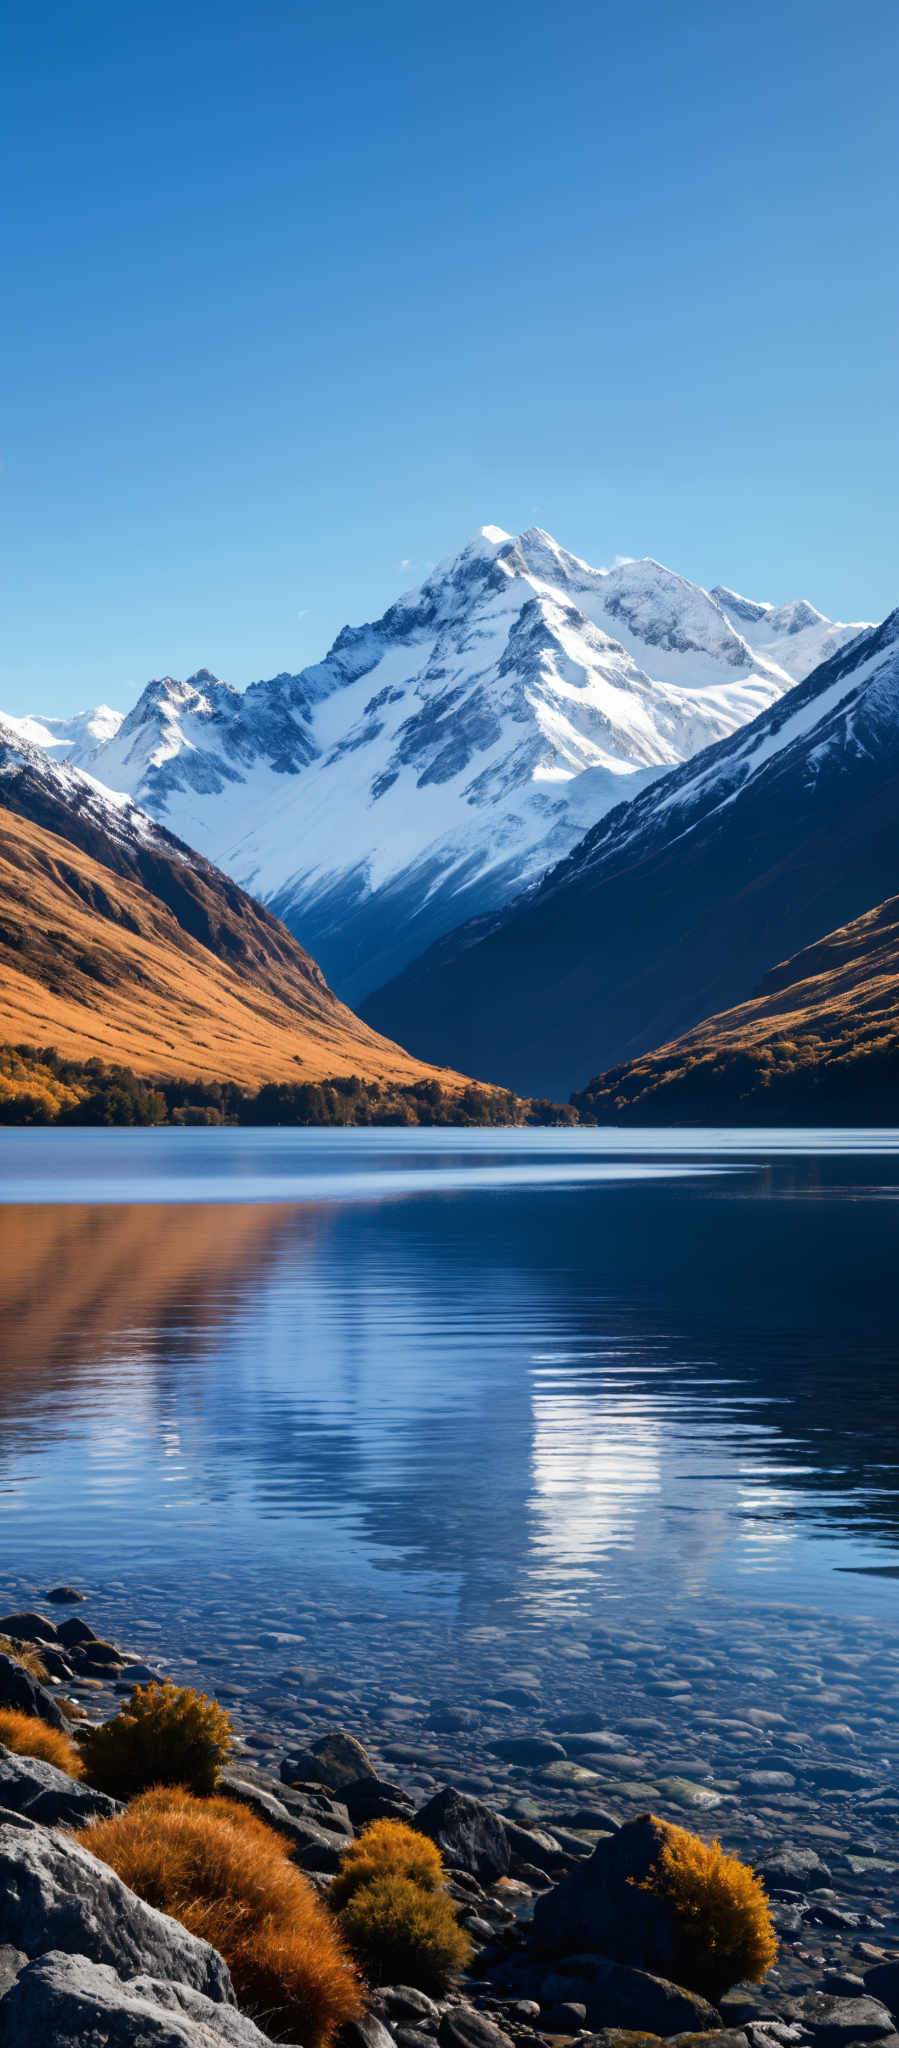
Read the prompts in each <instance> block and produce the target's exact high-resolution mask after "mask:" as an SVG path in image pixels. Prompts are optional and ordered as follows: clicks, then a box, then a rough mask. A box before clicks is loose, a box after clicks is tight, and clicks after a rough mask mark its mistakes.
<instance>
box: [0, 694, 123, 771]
mask: <svg viewBox="0 0 899 2048" xmlns="http://www.w3.org/2000/svg"><path fill="white" fill-rule="evenodd" d="M121 723H122V713H121V711H111V710H110V707H109V705H108V704H97V705H96V706H95V708H94V710H93V711H76V713H75V715H74V717H73V718H40V717H37V718H9V717H7V716H4V718H3V725H4V726H5V727H7V728H8V729H9V730H10V731H12V732H15V733H18V735H19V737H20V739H23V740H28V741H30V742H31V743H32V745H34V746H36V747H44V748H45V749H46V751H47V752H48V753H50V754H53V755H54V756H55V758H56V759H57V760H59V761H67V762H68V763H69V766H70V767H72V768H84V767H86V766H87V763H88V762H89V761H91V760H92V759H93V756H94V755H95V753H96V751H97V748H98V747H102V746H104V745H105V744H106V742H107V740H112V739H114V738H115V735H116V733H117V732H118V729H119V726H120V725H121Z"/></svg>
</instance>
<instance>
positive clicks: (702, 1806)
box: [0, 1131, 899, 1889]
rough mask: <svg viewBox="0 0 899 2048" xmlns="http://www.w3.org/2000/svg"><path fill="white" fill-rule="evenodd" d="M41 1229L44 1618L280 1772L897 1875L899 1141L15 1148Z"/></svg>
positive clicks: (20, 1584)
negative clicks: (352, 1773) (296, 1751)
mask: <svg viewBox="0 0 899 2048" xmlns="http://www.w3.org/2000/svg"><path fill="white" fill-rule="evenodd" d="M0 1193H2V1199H3V1204H4V1206H3V1210H2V1226H0V1315H2V1324H3V1330H4V1347H3V1366H2V1378H0V1399H2V1412H3V1436H2V1494H0V1503H2V1517H3V1519H2V1537H3V1560H4V1587H5V1597H6V1599H7V1603H8V1605H9V1606H10V1607H30V1606H32V1605H34V1604H35V1603H36V1602H38V1601H39V1599H40V1596H41V1594H42V1592H43V1590H44V1588H45V1587H46V1586H49V1585H52V1584H53V1582H54V1580H58V1579H67V1580H70V1581H73V1582H74V1583H75V1584H76V1585H79V1586H82V1587H83V1588H84V1589H85V1590H86V1591H87V1592H88V1594H89V1596H90V1600H91V1608H90V1620H91V1622H92V1624H93V1625H94V1626H95V1627H96V1628H98V1629H99V1630H100V1631H101V1632H102V1633H104V1634H108V1635H110V1636H113V1637H117V1638H118V1639H120V1640H122V1641H124V1642H126V1643H127V1644H128V1645H129V1647H131V1648H133V1649H136V1650H137V1651H138V1652H140V1653H141V1654H142V1655H143V1656H145V1657H146V1658H147V1659H148V1661H149V1662H150V1663H151V1664H152V1666H153V1668H156V1669H160V1670H165V1671H166V1672H170V1673H171V1674H172V1675H173V1676H176V1677H179V1678H183V1679H185V1680H190V1681H191V1682H199V1683H201V1684H203V1685H205V1686H207V1687H209V1688H210V1689H213V1690H215V1691H216V1692H217V1693H218V1694H219V1696H220V1697H222V1698H225V1699H227V1701H228V1703H229V1704H230V1705H231V1706H232V1707H233V1708H234V1710H235V1712H236V1713H238V1715H239V1718H240V1723H241V1726H242V1728H243V1729H244V1731H245V1732H246V1733H248V1735H249V1737H250V1740H251V1741H252V1742H254V1743H255V1744H256V1746H257V1747H258V1749H259V1751H260V1753H261V1754H264V1753H265V1750H266V1747H267V1745H268V1744H270V1743H271V1742H272V1741H273V1740H274V1738H273V1735H272V1730H273V1728H275V1727H277V1729H278V1730H279V1731H280V1739H281V1741H282V1745H283V1739H284V1736H285V1733H287V1732H289V1731H296V1733H297V1734H298V1735H299V1734H302V1733H303V1732H304V1731H307V1732H309V1733H311V1732H312V1731H313V1730H314V1731H317V1732H320V1730H321V1727H322V1725H327V1724H328V1722H329V1721H330V1720H334V1719H337V1720H339V1721H340V1722H341V1724H342V1725H344V1726H348V1727H350V1728H351V1729H352V1731H353V1732H354V1733H356V1734H359V1735H361V1737H362V1738H363V1739H364V1740H366V1741H368V1742H370V1743H372V1744H373V1745H374V1747H375V1748H376V1749H377V1752H378V1754H379V1756H380V1757H381V1758H382V1761H383V1764H384V1768H385V1770H387V1769H390V1768H392V1769H393V1770H395V1771H397V1772H400V1773H401V1774H405V1778H406V1780H408V1781H409V1782H411V1783H412V1784H413V1785H414V1786H416V1787H418V1788H419V1789H421V1790H422V1791H423V1792H424V1791H426V1790H427V1788H428V1786H429V1785H431V1784H438V1783H440V1782H442V1781H443V1779H444V1778H447V1779H448V1780H449V1781H450V1782H452V1783H454V1784H457V1785H467V1786H470V1788H471V1789H473V1790H477V1789H478V1788H480V1790H481V1791H482V1792H483V1793H485V1794H486V1793H488V1792H489V1794H490V1796H491V1797H492V1798H493V1799H495V1800H499V1801H500V1802H501V1804H502V1806H503V1809H504V1810H511V1809H513V1808H515V1807H516V1806H517V1809H518V1810H519V1811H521V1812H522V1814H527V1813H528V1812H531V1813H533V1812H535V1811H540V1812H545V1811H547V1810H550V1811H552V1810H559V1811H563V1812H567V1813H568V1814H569V1816H571V1815H572V1814H573V1813H574V1812H576V1810H577V1808H578V1802H580V1804H581V1806H582V1807H583V1806H584V1805H585V1804H586V1806H588V1807H589V1806H591V1805H593V1804H594V1803H595V1802H598V1803H599V1804H600V1805H602V1803H603V1802H608V1801H613V1802H614V1805H615V1809H616V1811H617V1812H619V1813H628V1812H637V1811H640V1810H641V1809H642V1808H644V1807H646V1806H647V1805H649V1806H652V1807H653V1808H655V1809H656V1810H658V1811H662V1812H667V1813H669V1814H670V1815H671V1816H672V1817H677V1816H678V1815H680V1817H681V1818H684V1817H687V1815H688V1813H689V1811H693V1812H694V1813H695V1814H696V1815H697V1816H698V1817H701V1818H702V1819H703V1820H708V1821H709V1822H710V1823H712V1824H713V1825H714V1826H715V1827H718V1826H719V1825H720V1827H721V1829H722V1831H726V1833H727V1836H728V1840H729V1841H730V1842H732V1843H733V1842H734V1840H735V1837H738V1838H739V1839H740V1840H743V1841H745V1842H747V1843H748V1846H749V1847H750V1848H751V1847H752V1845H753V1842H754V1841H756V1842H757V1838H758V1836H759V1835H761V1837H762V1840H763V1841H764V1839H765V1837H766V1836H769V1837H770V1839H771V1840H772V1841H775V1842H777V1841H782V1840H783V1838H784V1835H785V1833H786V1834H788V1835H789V1836H790V1838H791V1839H795V1838H796V1837H797V1835H799V1834H801V1836H802V1839H803V1840H805V1841H808V1840H813V1841H816V1842H817V1843H818V1846H819V1847H820V1848H821V1851H822V1855H823V1854H824V1853H825V1851H827V1850H828V1847H830V1848H831V1849H833V1848H834V1847H838V1848H839V1852H840V1854H841V1855H850V1856H855V1857H856V1859H859V1858H861V1859H863V1860H864V1859H865V1857H868V1858H870V1857H871V1856H872V1855H875V1854H876V1855H877V1856H878V1857H879V1858H880V1859H881V1860H883V1859H884V1858H885V1859H886V1862H887V1864H889V1861H890V1849H891V1846H892V1841H891V1837H892V1831H893V1829H894V1828H896V1827H897V1825H899V1796H897V1794H896V1790H895V1785H894V1776H895V1773H894V1761H895V1755H896V1750H897V1739H896V1732H895V1729H896V1721H895V1706H896V1691H897V1682H899V1629H897V1626H896V1610H897V1593H899V1459H897V1450H899V1428H897V1398H896V1362H897V1352H899V1344H897V1339H899V1297H897V1290H896V1288H895V1285H894V1282H893V1280H892V1278H889V1277H888V1276H891V1275H892V1274H893V1273H894V1271H895V1247H896V1239H897V1228H899V1202H897V1197H899V1139H897V1137H896V1136H894V1135H892V1134H886V1135H884V1136H879V1135H876V1134H858V1135H854V1134H852V1133H850V1132H839V1133H820V1134H803V1133H795V1132H793V1133H773V1134H769V1133H764V1132H760V1133H753V1134H746V1133H726V1132H722V1133H709V1134H699V1133H692V1134H690V1133H667V1134H666V1133H659V1132H655V1133H652V1134H646V1135H645V1136H641V1135H640V1134H637V1135H636V1136H635V1135H632V1134H628V1135H627V1136H626V1137H625V1136H623V1135H622V1134H621V1133H617V1132H612V1131H605V1132H603V1131H595V1132H593V1131H589V1132H583V1131H574V1132H536V1133H535V1132H514V1133H499V1132H488V1133H481V1132H478V1133H472V1134H469V1133H465V1134H460V1133H458V1132H440V1133H435V1132H424V1131H414V1132H411V1133H410V1132H405V1131H404V1132H402V1133H401V1134H400V1133H390V1132H380V1131H379V1132H370V1131H366V1132H362V1133H360V1132H327V1133H324V1134H322V1133H315V1132H296V1131H289V1132H287V1131H283V1132H278V1131H274V1132H272V1131H266V1132H255V1131H240V1132H236V1131H235V1132H230V1131H224V1132H223V1131H209V1132H207V1131H196V1132H195V1131H184V1132H178V1131H151V1132H126V1131H121V1132H120V1131H110V1132H100V1131H96V1132H84V1131H78V1132H55V1131H51V1132H40V1131H38V1132H29V1133H12V1132H10V1133H7V1134H4V1138H3V1144H2V1151H0ZM503 1729H505V1730H506V1732H507V1733H508V1734H509V1735H510V1736H511V1737H512V1738H513V1744H514V1738H515V1737H516V1736H517V1735H518V1734H521V1735H522V1736H523V1737H524V1738H527V1736H528V1735H529V1734H532V1733H533V1732H534V1731H539V1733H540V1737H541V1740H542V1739H544V1738H545V1739H546V1741H548V1742H549V1743H550V1745H552V1744H553V1743H555V1744H556V1745H557V1748H558V1750H559V1751H560V1753H559V1754H557V1753H556V1752H555V1750H553V1748H552V1747H551V1746H550V1748H549V1750H548V1751H546V1750H544V1753H543V1755H542V1758H541V1759H540V1760H539V1761H535V1759H534V1757H532V1758H531V1762H530V1763H529V1764H527V1765H526V1764H525V1763H524V1762H523V1761H522V1762H521V1763H516V1762H515V1760H514V1759H512V1758H511V1757H510V1756H508V1755H506V1756H505V1757H502V1756H501V1755H500V1754H499V1752H498V1750H497V1748H496V1742H497V1740H498V1735H499V1734H501V1733H502V1731H503ZM479 1730H481V1731H482V1733H483V1739H482V1737H481V1735H480V1734H479V1733H478V1731H479ZM508 1747H509V1745H508V1743H507V1744H506V1748H507V1750H508ZM538 1747H539V1743H538ZM522 1756H523V1752H522ZM885 1840H886V1843H887V1848H886V1850H885V1849H884V1841H885ZM895 1856H896V1864H897V1865H899V1835H897V1837H896V1840H895ZM869 1877H870V1881H871V1882H872V1883H874V1884H875V1889H876V1883H877V1872H876V1870H872V1871H869ZM884 1882H885V1883H886V1884H887V1885H888V1886H889V1885H892V1882H893V1880H892V1876H891V1875H890V1874H889V1873H885V1874H884Z"/></svg>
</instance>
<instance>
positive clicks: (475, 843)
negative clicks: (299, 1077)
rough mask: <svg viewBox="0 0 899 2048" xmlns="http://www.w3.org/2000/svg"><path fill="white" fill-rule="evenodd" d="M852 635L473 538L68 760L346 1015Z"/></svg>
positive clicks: (623, 567) (671, 583)
mask: <svg viewBox="0 0 899 2048" xmlns="http://www.w3.org/2000/svg"><path fill="white" fill-rule="evenodd" d="M857 630H858V628H856V627H849V626H839V625H838V626H833V625H831V623H830V622H829V621H828V620H826V619H824V618H823V617H822V616H821V614H820V613H817V612H815V611H813V609H812V607H811V606H808V605H804V604H796V605H788V606H782V607H780V608H777V609H775V608H773V607H771V606H769V605H763V604H756V603H754V602H752V601H750V600H747V599H743V598H739V597H737V596H736V595H735V594H734V593H731V592H726V591H723V590H722V591H719V592H716V593H710V592H708V591H706V590H703V589H701V588H700V587H699V586H698V585H696V584H693V583H690V582H688V581H687V580H686V579H685V578H684V577H682V576H678V575H675V574H674V573H673V572H672V571H670V570H668V569H665V568H662V567H661V566H660V564H659V563H657V562H653V561H639V562H632V561H628V562H620V563H618V564H616V566H615V567H614V568H611V569H592V568H590V566H589V565H588V564H587V563H586V562H582V561H579V560H578V559H577V558H576V557H575V556H573V555H571V554H568V553H567V552H566V551H565V549H563V548H561V547H559V546H558V545H557V543H556V542H555V541H554V540H552V539H551V538H550V536H549V535H548V534H546V533H543V532H542V531H541V530H540V529H538V528H531V529H529V530H528V531H527V532H526V533H523V534H521V535H519V536H518V537H517V538H514V537H512V536H510V535H509V534H506V533H503V532H502V531H501V530H500V529H499V528H497V527H485V528H483V529H482V531H481V532H480V533H479V534H478V535H477V536H476V537H475V538H474V540H472V541H470V542H469V544H468V546H467V547H465V548H463V550H462V552H461V554H459V555H457V556H455V557H453V558H451V559H450V560H448V561H446V562H443V563H441V564H440V565H439V567H438V568H437V569H435V570H434V571H433V573H432V574H431V575H429V576H428V577H427V579H426V581H425V582H424V583H423V584H422V585H421V586H420V588H419V589H417V590H414V591H412V592H411V593H410V594H408V595H407V596H405V597H403V598H401V599H400V600H399V602H398V603H397V604H394V605H392V606H391V607H390V609H389V610H388V611H387V612H385V614H384V616H383V617H382V618H381V619H379V620H377V621H375V622H374V623H372V624H368V625H364V626H361V627H347V628H345V629H344V631H343V632H342V633H340V634H339V635H338V637H337V639H336V640H335V642H334V645H333V647H332V648H331V650H330V653H329V654H328V655H327V656H326V657H325V659H324V661H322V662H320V663H318V664H317V665H315V666H313V667H311V668H308V669H305V670H303V672H302V673H301V674H299V675H286V674H285V675H280V676H276V677H275V678H274V679H273V680H271V681H269V682H260V683H254V684H251V685H250V687H249V688H248V689H247V690H245V691H243V692H242V693H239V692H237V691H235V690H233V689H231V688H230V687H229V686H228V685H227V684H226V683H223V682H221V681H219V680H217V679H216V677H214V676H213V675H211V674H210V673H209V671H208V670H205V669H204V670H201V671H200V672H199V673H198V674H196V675H194V676H191V677H190V678H189V679H188V680H187V681H186V682H180V681H176V680H174V679H173V678H171V677H164V678H163V679H162V680H161V681H157V682H153V683H150V684H148V685H147V688H146V689H145V690H144V692H143V694H142V696H141V697H140V699H139V700H138V702H137V704H136V705H135V706H134V708H133V710H131V711H130V712H129V713H128V715H127V717H125V718H124V719H122V721H121V723H120V724H118V725H117V727H116V729H115V730H114V731H111V732H109V733H107V734H105V735H104V736H103V737H102V738H101V739H100V740H99V742H98V744H97V745H96V746H95V747H93V748H92V749H91V748H88V750H87V752H84V751H79V754H78V759H79V762H80V764H81V765H82V766H86V767H89V769H90V772H91V773H92V774H93V775H95V776H96V777H98V778H99V779H100V780H102V781H103V782H105V783H106V784H108V785H109V786H110V787H111V788H113V789H119V790H127V791H129V792H130V793H131V794H132V795H133V796H135V797H137V798H138V799H139V801H140V802H141V804H142V805H144V806H145V807H146V808H147V809H148V810H150V811H151V812H152V813H153V815H154V816H156V817H158V818H161V819H162V820H164V822H165V823H166V824H167V825H168V826H170V827H171V829H172V830H173V831H175V832H176V833H178V834H179V836H180V837H182V838H183V839H186V840H187V841H188V842H189V843H190V844H191V845H195V846H198V847H199V848H200V849H201V850H202V851H203V852H204V853H206V854H207V855H208V856H209V857H210V858H211V859H213V860H215V861H216V863H217V864H218V865H219V866H221V867H224V868H225V869H226V870H227V872H228V873H230V874H232V875H233V876H234V877H235V879H236V880H237V881H239V882H240V884H241V885H242V886H243V887H244V888H246V889H249V890H250V891H252V893H253V894H254V895H256V896H257V897H259V898H260V899H261V901H263V902H264V903H266V904H267V905H268V906H269V907H270V908H271V909H273V910H275V911H276V912H277V913H278V914H279V915H280V916H281V917H282V918H283V919H284V920H285V922H286V923H287V924H288V925H289V926H290V927H291V929H292V930H294V931H295V932H296V933H297V934H298V935H301V936H302V938H303V941H304V943H306V944H308V945H309V946H310V947H311V948H312V949H313V950H314V951H315V952H316V954H317V955H318V957H319V958H320V959H321V961H322V963H323V965H324V967H325V971H326V973H327V974H328V976H329V978H330V979H331V980H332V981H333V982H334V983H335V984H336V985H337V986H338V988H339V989H340V990H341V993H342V994H344V995H346V996H348V997H350V998H352V999H353V1000H358V999H359V997H360V996H363V995H364V994H365V993H366V992H368V991H370V990H371V989H373V988H374V987H376V986H377V985H378V984H379V983H381V982H383V981H384V980H385V979H387V978H388V976H390V975H392V974H395V973H396V972H397V971H398V970H399V969H400V968H401V967H402V966H403V965H404V964H405V962H406V961H408V960H410V959H411V958H413V957H414V956H415V955H416V954H418V953H420V952H422V951H423V950H424V949H425V948H426V947H427V946H429V945H430V944H431V943H432V942H433V940H434V939H436V938H437V937H439V936H440V935H441V934H442V933H445V932H447V931H449V930H450V929H452V928H453V927H454V926H455V925H457V924H459V923H460V921H462V920H463V919H466V918H468V917H470V916H472V915H477V914H480V913H482V912H486V911H493V910H495V909H498V908H499V907H500V906H502V905H504V904H505V903H507V902H508V901H509V899H510V897H512V896H513V895H515V894H516V893H517V892H518V891H519V890H520V889H521V888H522V887H523V886H526V885H527V884H528V883H530V882H531V881H532V880H534V879H536V878H537V877H538V876H539V875H540V874H542V873H543V872H544V871H545V869H546V868H547V867H548V866H549V865H551V864H552V863H554V862H555V861H557V860H558V859H559V857H560V856H562V855H564V854H565V853H567V852H568V851H569V849H570V848H571V847H572V846H573V845H574V844H575V843H576V842H577V841H578V840H579V839H580V837H581V836H582V834H583V832H584V831H585V829H586V828H587V827H588V826H589V825H591V824H593V823H594V822H595V821H596V820H597V819H599V818H601V817H602V816H603V815H604V814H605V813H606V812H607V811H608V810H610V809H611V808H613V807H614V806H615V805H616V804H617V803H618V802H619V801H620V800H621V798H622V796H623V795H625V794H627V795H628V796H631V795H635V794H636V793H637V792H638V791H639V790H641V789H642V788H644V787H645V786H646V784H647V783H649V782H650V781H652V780H653V779H654V778H656V777H657V776H658V775H659V774H661V773H664V771H665V770H666V769H668V768H670V767H671V766H672V765H674V764H676V763H678V762H681V761H683V760H686V759H687V758H689V757H690V756H692V755H693V754H694V753H696V751H697V750H698V749H700V748H702V747H704V746H706V745H708V744H709V742H710V741H713V740H717V739H720V738H723V737H725V736H727V735H728V734H730V733H732V732H734V731H735V730H736V729H737V728H738V727H740V726H742V725H744V724H745V723H746V721H747V720H748V719H751V718H753V717H754V716H755V715H756V714H757V713H758V712H759V711H762V710H764V709H765V707H766V706H768V705H771V704H773V703H775V702H776V701H777V700H778V699H779V698H780V697H781V696H782V695H783V693H784V691H785V690H787V689H789V688H790V687H791V686H792V684H793V682H794V681H795V680H796V678H797V676H800V675H803V674H805V673H806V672H807V669H808V668H809V667H811V666H812V665H813V664H814V662H815V661H816V660H818V659H820V652H819V649H820V646H821V645H823V643H824V640H825V639H826V638H828V637H829V638H830V639H831V640H832V641H833V643H834V645H836V646H840V645H843V644H844V643H845V642H846V640H847V639H849V638H852V637H853V636H854V634H855V632H856V631H857ZM69 723H71V724H74V723H76V721H70V722H69ZM44 724H45V725H46V726H47V727H48V729H49V727H50V721H44ZM52 744H53V746H54V749H55V750H57V751H58V750H60V749H61V747H62V746H63V745H72V744H73V740H72V739H70V738H68V737H66V736H63V735H62V734H61V735H60V737H59V739H53V740H52Z"/></svg>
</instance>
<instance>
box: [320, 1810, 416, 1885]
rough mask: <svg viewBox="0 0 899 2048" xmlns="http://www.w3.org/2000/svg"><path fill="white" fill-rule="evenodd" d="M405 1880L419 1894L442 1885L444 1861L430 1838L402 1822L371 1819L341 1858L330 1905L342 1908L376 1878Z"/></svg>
mask: <svg viewBox="0 0 899 2048" xmlns="http://www.w3.org/2000/svg"><path fill="white" fill-rule="evenodd" d="M387 1876H390V1877H402V1878H408V1879H409V1881H410V1883H411V1884H416V1885H418V1886H419V1887H420V1888H421V1890H422V1891H425V1892H436V1891H439V1890H440V1889H441V1886H442V1884H443V1858H442V1856H441V1854H440V1850H439V1849H438V1847H437V1844H436V1842H432V1841H431V1839H430V1836H429V1835H420V1834H418V1832H417V1831H416V1829H415V1828H407V1827H406V1826H405V1823H404V1822H403V1821H401V1820H373V1821H371V1822H370V1824H369V1826H368V1827H367V1828H364V1829H363V1832H362V1834H361V1835H359V1837H358V1839H357V1840H356V1841H355V1842H351V1844H350V1846H349V1848H348V1849H347V1850H346V1851H345V1853H344V1855H343V1856H342V1857H341V1861H340V1869H339V1871H338V1873H337V1876H336V1877H335V1879H334V1882H333V1884H332V1886H331V1889H330V1892H329V1894H328V1897H329V1900H330V1903H331V1905H332V1906H343V1905H345V1904H346V1901H347V1899H350V1898H352V1896H353V1893H354V1892H357V1891H359V1890H360V1889H361V1887H362V1886H363V1885H364V1884H371V1882H372V1880H373V1879H374V1878H378V1877H387Z"/></svg>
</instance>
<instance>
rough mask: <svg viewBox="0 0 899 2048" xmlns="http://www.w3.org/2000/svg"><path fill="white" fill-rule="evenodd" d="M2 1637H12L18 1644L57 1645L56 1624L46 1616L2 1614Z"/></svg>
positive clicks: (0, 1624)
mask: <svg viewBox="0 0 899 2048" xmlns="http://www.w3.org/2000/svg"><path fill="white" fill-rule="evenodd" d="M0 1636H12V1639H13V1641H14V1642H16V1643H55V1641H56V1623H55V1621H48V1620H47V1617H46V1615H45V1614H30V1613H29V1614H2V1615H0Z"/></svg>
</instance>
